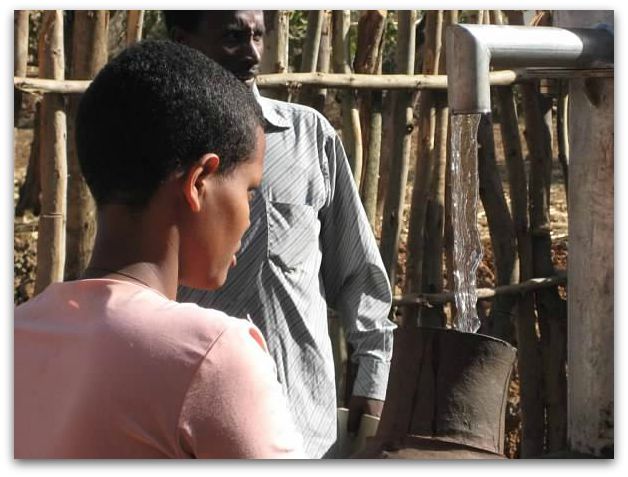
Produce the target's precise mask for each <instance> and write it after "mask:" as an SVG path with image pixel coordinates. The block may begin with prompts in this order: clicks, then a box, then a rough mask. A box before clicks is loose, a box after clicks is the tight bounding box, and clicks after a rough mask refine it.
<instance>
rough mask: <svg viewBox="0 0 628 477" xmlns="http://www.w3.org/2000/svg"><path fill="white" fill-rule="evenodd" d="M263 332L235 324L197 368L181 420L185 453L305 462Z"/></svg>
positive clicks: (241, 324)
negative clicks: (302, 460)
mask: <svg viewBox="0 0 628 477" xmlns="http://www.w3.org/2000/svg"><path fill="white" fill-rule="evenodd" d="M276 376H277V374H276V371H275V365H274V362H273V361H272V359H271V357H270V355H269V354H268V351H267V349H266V343H265V341H264V339H263V337H262V335H261V333H260V331H259V330H258V329H257V328H256V327H254V326H253V325H249V324H248V323H237V324H235V325H231V326H230V327H229V328H227V330H226V331H225V332H223V334H222V335H221V336H220V338H218V339H217V340H216V342H215V343H214V344H213V346H212V347H211V349H210V350H209V351H208V353H207V355H206V356H205V359H204V360H203V361H202V363H201V364H200V366H199V369H198V370H197V372H196V374H195V376H194V379H193V381H192V383H191V384H190V387H189V389H188V392H187V394H186V397H185V400H184V403H183V406H182V410H181V416H180V419H179V429H178V430H179V442H180V444H181V448H182V449H183V452H184V453H185V454H187V455H189V456H192V457H196V458H199V459H208V458H221V459H236V458H237V459H291V458H292V459H302V458H305V456H304V453H303V450H302V449H303V444H302V438H301V436H300V435H299V434H298V433H297V431H296V430H295V428H294V426H293V423H292V420H291V417H290V415H289V411H288V404H287V401H286V399H285V396H284V394H283V391H282V389H281V386H280V384H279V382H278V381H277V377H276Z"/></svg>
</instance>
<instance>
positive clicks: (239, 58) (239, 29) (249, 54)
mask: <svg viewBox="0 0 628 477" xmlns="http://www.w3.org/2000/svg"><path fill="white" fill-rule="evenodd" d="M263 36H264V12H263V11H262V10H235V11H224V10H223V11H220V10H216V11H208V12H207V13H206V14H205V15H203V18H202V19H201V21H200V22H199V25H198V27H197V29H196V31H195V32H193V33H189V32H182V31H179V32H177V33H176V35H175V40H176V41H179V42H181V43H184V44H186V45H188V46H191V47H192V48H196V49H197V50H199V51H201V52H202V53H204V54H205V55H206V56H207V57H209V58H211V59H212V60H214V61H216V62H217V63H219V64H220V65H222V66H223V67H224V68H226V69H228V70H229V71H231V72H232V73H233V74H234V75H236V76H237V77H238V79H240V80H241V81H244V82H245V83H247V84H250V83H252V82H253V80H254V78H255V75H256V74H257V73H258V69H259V64H260V61H261V59H262V52H263V49H264V39H263Z"/></svg>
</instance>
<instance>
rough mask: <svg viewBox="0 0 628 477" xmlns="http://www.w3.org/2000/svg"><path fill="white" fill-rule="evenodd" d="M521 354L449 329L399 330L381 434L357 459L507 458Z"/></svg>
mask: <svg viewBox="0 0 628 477" xmlns="http://www.w3.org/2000/svg"><path fill="white" fill-rule="evenodd" d="M515 356H516V349H515V348H514V347H512V346H511V345H510V344H508V343H506V342H504V341H502V340H499V339H496V338H492V337H490V336H486V335H481V334H476V333H463V332H460V331H455V330H449V329H441V328H425V327H423V328H398V329H397V330H395V340H394V350H393V359H392V368H391V372H390V377H389V380H388V391H387V396H386V403H385V405H384V410H383V412H382V417H381V422H380V425H379V428H378V430H377V434H376V435H375V436H374V437H372V438H369V439H368V442H367V444H366V446H365V448H364V449H363V450H362V451H360V452H359V453H357V454H356V455H354V456H352V457H353V458H405V459H499V458H504V456H503V451H504V422H505V412H506V402H507V397H508V384H509V382H510V375H511V371H512V366H513V364H514V361H515Z"/></svg>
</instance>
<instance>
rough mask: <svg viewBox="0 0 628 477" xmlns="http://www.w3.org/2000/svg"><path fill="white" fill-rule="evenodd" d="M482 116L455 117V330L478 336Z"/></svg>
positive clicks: (453, 164)
mask: <svg viewBox="0 0 628 477" xmlns="http://www.w3.org/2000/svg"><path fill="white" fill-rule="evenodd" d="M480 116H481V115H480V114H455V115H453V116H452V118H451V124H452V132H451V151H452V160H451V180H452V191H451V192H452V225H453V232H454V296H455V300H456V308H457V315H456V319H455V320H454V324H453V326H454V328H455V329H457V330H459V331H463V332H468V333H475V332H476V331H477V330H478V329H479V328H480V319H479V318H478V314H477V310H476V308H475V305H476V303H477V292H476V271H477V269H478V266H479V265H480V260H481V259H482V244H481V243H480V235H479V233H478V228H477V200H478V190H479V185H478V142H477V133H478V125H479V124H480Z"/></svg>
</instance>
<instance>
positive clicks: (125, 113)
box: [76, 41, 263, 206]
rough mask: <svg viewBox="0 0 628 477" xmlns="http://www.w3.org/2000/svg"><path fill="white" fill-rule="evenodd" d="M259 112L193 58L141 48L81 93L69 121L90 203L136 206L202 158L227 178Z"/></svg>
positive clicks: (165, 47) (244, 153) (228, 77)
mask: <svg viewBox="0 0 628 477" xmlns="http://www.w3.org/2000/svg"><path fill="white" fill-rule="evenodd" d="M262 121H263V119H262V113H261V109H260V107H259V105H258V103H257V101H256V99H255V97H254V95H253V93H252V91H251V90H250V89H249V88H247V87H246V86H245V85H244V84H243V83H242V82H241V81H239V80H238V79H237V78H236V77H235V76H233V75H232V74H231V73H230V72H228V71H226V70H225V69H223V68H222V67H221V66H220V65H218V63H216V62H214V61H212V60H210V59H209V58H207V57H205V55H203V54H202V53H200V52H199V51H197V50H195V49H193V48H190V47H187V46H185V45H181V44H178V43H174V42H171V41H143V42H140V43H137V44H135V45H134V46H131V47H130V48H127V49H126V50H124V51H123V52H122V53H120V55H118V56H117V57H116V58H114V59H113V60H112V61H111V62H109V63H108V64H107V65H106V66H105V67H104V68H103V69H102V70H101V71H100V72H99V73H98V75H97V76H96V78H95V79H94V81H93V82H92V84H91V85H90V86H89V88H87V91H86V92H85V94H84V95H83V98H82V100H81V103H80V106H79V111H78V115H77V122H76V144H77V150H78V158H79V163H80V166H81V170H82V172H83V175H84V176H85V180H86V182H87V185H88V186H89V188H90V190H91V192H92V195H93V196H94V198H95V200H96V203H97V204H98V205H99V206H100V205H104V204H110V203H117V204H125V205H130V206H143V205H145V204H146V203H147V202H148V201H149V199H150V198H151V197H152V195H153V193H154V192H155V191H156V190H157V188H158V187H159V185H160V184H161V183H163V182H164V181H165V180H166V179H167V178H168V177H169V176H170V175H171V174H172V173H173V172H175V171H177V170H187V168H188V167H190V166H191V165H192V164H193V163H194V162H195V161H197V160H198V159H200V158H201V157H202V156H203V154H206V153H209V152H213V153H216V154H217V155H218V156H219V157H220V167H219V170H218V172H219V173H221V174H226V173H228V172H229V171H230V170H231V169H233V167H235V165H236V164H237V163H238V162H240V161H243V160H245V159H247V158H248V157H249V156H250V154H251V153H252V152H253V150H254V148H255V145H256V134H257V128H258V127H261V126H262V124H263V123H262Z"/></svg>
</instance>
